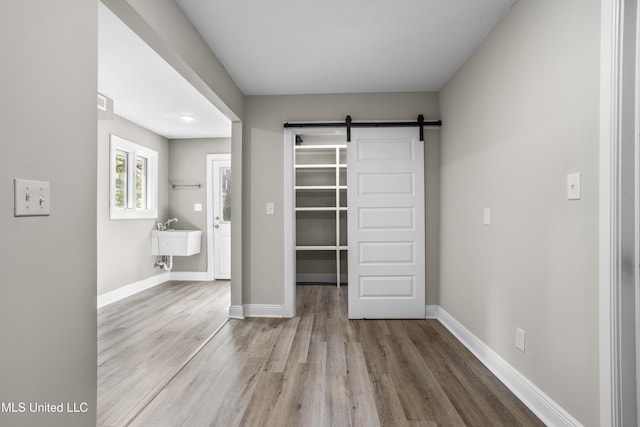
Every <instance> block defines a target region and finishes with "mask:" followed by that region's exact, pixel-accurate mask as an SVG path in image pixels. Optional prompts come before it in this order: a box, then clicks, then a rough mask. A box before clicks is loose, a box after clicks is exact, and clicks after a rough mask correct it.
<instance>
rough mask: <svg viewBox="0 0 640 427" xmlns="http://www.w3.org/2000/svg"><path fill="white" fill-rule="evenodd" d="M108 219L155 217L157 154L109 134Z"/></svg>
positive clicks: (156, 205)
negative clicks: (109, 185)
mask: <svg viewBox="0 0 640 427" xmlns="http://www.w3.org/2000/svg"><path fill="white" fill-rule="evenodd" d="M110 159H111V191H110V196H111V198H110V203H109V208H110V214H111V215H110V216H111V219H136V218H156V217H157V216H158V152H157V151H154V150H152V149H150V148H147V147H143V146H141V145H138V144H134V143H133V142H131V141H127V140H126V139H122V138H120V137H118V136H116V135H111V156H110Z"/></svg>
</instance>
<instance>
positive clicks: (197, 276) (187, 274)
mask: <svg viewBox="0 0 640 427" xmlns="http://www.w3.org/2000/svg"><path fill="white" fill-rule="evenodd" d="M171 280H188V281H191V282H207V281H210V280H213V278H209V273H207V272H206V271H172V272H171Z"/></svg>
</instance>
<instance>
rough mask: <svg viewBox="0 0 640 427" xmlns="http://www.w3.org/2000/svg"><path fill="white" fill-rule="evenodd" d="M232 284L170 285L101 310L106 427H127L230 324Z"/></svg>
mask: <svg viewBox="0 0 640 427" xmlns="http://www.w3.org/2000/svg"><path fill="white" fill-rule="evenodd" d="M229 295H230V289H229V282H167V283H165V284H162V285H159V286H156V287H154V288H151V289H148V290H146V291H144V292H141V293H139V294H136V295H133V296H131V297H129V298H126V299H124V300H122V301H118V302H115V303H113V304H110V305H108V306H106V307H103V308H101V309H99V310H98V406H97V417H98V419H97V424H98V425H99V426H101V427H110V426H122V425H126V424H127V423H128V422H129V421H130V420H131V419H132V418H133V417H135V415H136V414H137V413H138V412H139V411H140V410H142V408H144V407H145V406H146V405H147V404H148V403H149V401H150V400H151V399H152V398H153V397H154V396H155V395H156V394H157V393H158V392H159V391H160V390H162V389H163V388H164V386H165V385H166V384H167V383H168V382H169V381H170V380H171V379H172V378H173V376H174V375H175V374H177V373H178V371H179V370H180V369H182V367H183V366H184V364H185V363H186V362H187V361H188V360H189V358H190V357H192V356H193V354H194V353H195V352H196V351H197V350H198V349H199V348H200V347H201V346H202V345H203V344H204V343H205V341H206V340H207V339H208V338H210V337H211V336H212V335H213V333H214V332H215V331H216V330H217V329H218V328H219V327H220V326H221V325H222V324H224V323H225V322H226V321H227V313H228V309H229V303H230V299H229Z"/></svg>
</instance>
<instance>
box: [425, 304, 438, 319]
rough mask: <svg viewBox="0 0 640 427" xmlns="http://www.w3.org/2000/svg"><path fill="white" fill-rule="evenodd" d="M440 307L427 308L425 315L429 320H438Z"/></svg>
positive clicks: (431, 306) (429, 306) (430, 306)
mask: <svg viewBox="0 0 640 427" xmlns="http://www.w3.org/2000/svg"><path fill="white" fill-rule="evenodd" d="M439 309H440V306H437V305H428V306H426V307H425V310H424V312H425V315H426V318H427V319H437V318H438V312H439Z"/></svg>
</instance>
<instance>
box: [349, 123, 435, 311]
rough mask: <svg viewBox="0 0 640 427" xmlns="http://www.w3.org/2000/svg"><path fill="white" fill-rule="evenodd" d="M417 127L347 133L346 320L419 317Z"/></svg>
mask: <svg viewBox="0 0 640 427" xmlns="http://www.w3.org/2000/svg"><path fill="white" fill-rule="evenodd" d="M418 132H419V131H418V128H415V127H414V128H358V129H352V131H351V142H348V143H347V162H348V167H347V174H348V175H347V185H348V190H347V199H348V201H347V205H348V206H349V214H348V219H347V220H348V233H349V234H348V236H349V251H348V270H349V271H348V274H349V288H348V289H349V290H348V293H349V318H350V319H362V318H367V319H400V318H403V319H410V318H421V319H424V318H425V268H424V266H425V218H424V143H423V142H422V141H420V140H419V137H418Z"/></svg>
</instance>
